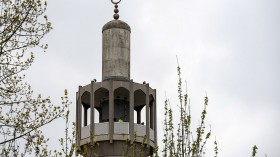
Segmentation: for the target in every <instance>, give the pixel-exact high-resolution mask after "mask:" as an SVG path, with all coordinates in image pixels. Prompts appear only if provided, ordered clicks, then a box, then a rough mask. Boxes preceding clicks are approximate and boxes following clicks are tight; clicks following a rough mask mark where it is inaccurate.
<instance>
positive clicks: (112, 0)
mask: <svg viewBox="0 0 280 157" xmlns="http://www.w3.org/2000/svg"><path fill="white" fill-rule="evenodd" d="M121 1H122V0H119V1H118V2H114V0H111V2H112V3H113V4H119V3H120V2H121Z"/></svg>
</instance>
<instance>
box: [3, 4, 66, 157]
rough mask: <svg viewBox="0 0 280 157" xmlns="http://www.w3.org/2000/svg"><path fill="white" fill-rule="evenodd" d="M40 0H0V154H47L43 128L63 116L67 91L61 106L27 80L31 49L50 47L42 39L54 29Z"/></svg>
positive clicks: (31, 57) (32, 59) (31, 60)
mask: <svg viewBox="0 0 280 157" xmlns="http://www.w3.org/2000/svg"><path fill="white" fill-rule="evenodd" d="M46 6H47V3H46V1H41V0H1V2H0V147H1V149H0V155H1V156H25V155H26V154H35V155H36V156H48V154H49V153H50V152H49V151H48V149H47V148H48V145H47V141H48V140H49V139H48V138H46V137H45V136H44V134H43V132H42V131H41V130H40V128H41V127H42V126H44V125H47V124H49V123H51V122H52V121H53V120H55V119H57V118H59V117H62V116H64V111H65V108H66V107H67V105H68V103H66V102H67V101H68V96H67V95H68V94H67V91H65V95H64V97H63V99H62V104H63V105H60V106H56V105H53V104H52V103H51V100H50V98H49V97H43V96H41V95H40V94H39V95H38V96H34V95H33V90H32V88H31V86H30V85H29V84H28V83H26V82H25V81H24V79H25V75H24V74H23V73H24V71H25V70H27V69H29V67H30V66H31V65H32V63H33V62H34V55H33V53H32V52H31V50H32V49H36V50H39V49H42V50H45V49H46V48H47V45H46V44H42V43H41V39H42V38H43V37H44V36H45V35H46V34H47V33H48V32H49V31H50V30H51V29H52V27H51V23H50V22H49V21H48V18H47V16H46V15H45V11H46Z"/></svg>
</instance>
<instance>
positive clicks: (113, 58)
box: [102, 20, 130, 81]
mask: <svg viewBox="0 0 280 157" xmlns="http://www.w3.org/2000/svg"><path fill="white" fill-rule="evenodd" d="M102 80H103V81H105V80H123V81H129V80H130V27H129V25H128V24H126V23H125V22H123V21H120V20H113V21H110V22H108V23H107V24H105V25H104V26H103V29H102Z"/></svg>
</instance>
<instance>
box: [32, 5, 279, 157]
mask: <svg viewBox="0 0 280 157" xmlns="http://www.w3.org/2000/svg"><path fill="white" fill-rule="evenodd" d="M113 9H114V7H113V5H112V4H111V2H110V0H80V1H74V0H49V1H48V11H47V12H48V16H49V19H50V20H51V22H52V24H53V27H54V29H53V31H52V32H51V33H50V34H48V35H47V37H46V38H45V39H44V41H45V42H46V43H48V44H49V49H48V50H47V52H46V53H36V57H37V58H36V61H35V64H34V65H33V66H32V67H31V69H30V70H29V71H28V77H27V80H28V82H29V83H30V84H32V87H33V89H34V90H35V91H36V92H38V93H42V94H43V95H45V96H51V98H52V99H53V102H54V103H59V101H60V97H61V96H62V94H63V90H64V89H65V88H66V89H68V90H69V96H70V99H71V101H72V102H73V105H72V106H71V111H72V120H74V117H75V115H74V114H75V107H74V106H75V92H76V91H77V89H78V86H79V85H86V84H89V83H90V81H91V80H92V79H94V78H96V79H97V80H98V81H100V80H101V53H102V51H101V47H102V45H101V42H102V40H101V35H102V34H101V30H102V26H103V25H104V24H105V23H106V22H108V21H110V20H112V19H113V18H112V16H113ZM119 9H120V13H119V14H120V20H123V21H125V22H127V23H128V24H129V25H130V26H131V28H132V33H131V78H132V79H134V81H136V82H143V81H147V82H149V83H150V86H151V87H153V88H156V89H157V94H158V95H157V97H158V100H157V104H158V131H159V136H161V135H162V121H163V114H162V113H163V105H164V99H165V93H166V95H167V97H168V98H169V99H170V101H171V102H172V104H171V105H172V108H173V109H174V110H178V108H177V75H176V73H177V71H176V66H177V61H176V55H177V56H178V58H179V62H180V65H181V68H182V72H183V74H182V78H183V79H185V80H187V82H188V92H189V95H190V101H191V105H192V112H193V115H194V117H193V120H194V126H195V124H196V123H197V121H198V120H199V113H200V111H201V109H202V107H203V97H204V96H205V92H207V95H208V97H209V107H208V115H207V116H208V117H207V118H208V119H207V124H209V125H210V124H211V128H212V133H213V136H212V141H213V139H214V136H216V139H217V141H218V144H219V154H220V155H219V156H220V157H237V156H238V157H249V156H251V150H252V146H253V145H254V144H256V145H257V146H258V147H259V150H258V152H259V155H258V156H260V157H261V156H262V157H263V156H265V153H266V154H267V155H268V157H279V155H280V149H279V148H280V147H279V145H280V144H279V143H280V92H279V91H280V82H279V81H280V70H279V68H280V51H279V50H280V1H279V0H172V1H168V0H141V1H140V0H129V1H126V0H123V1H122V2H121V3H120V5H119ZM63 125H64V123H63V121H58V122H55V123H54V124H51V125H50V126H48V127H46V128H45V131H46V132H47V135H48V136H49V137H50V138H51V145H52V147H57V146H58V144H57V143H58V142H57V139H58V137H63V131H64V130H63V129H64V126H63ZM159 140H161V137H159ZM212 141H210V142H211V143H212ZM159 143H161V141H159ZM207 153H208V154H207V156H212V154H213V146H212V144H209V145H208V147H207Z"/></svg>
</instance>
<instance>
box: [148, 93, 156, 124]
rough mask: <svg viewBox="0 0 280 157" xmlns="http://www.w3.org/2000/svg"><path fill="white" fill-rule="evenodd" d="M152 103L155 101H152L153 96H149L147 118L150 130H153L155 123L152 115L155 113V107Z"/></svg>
mask: <svg viewBox="0 0 280 157" xmlns="http://www.w3.org/2000/svg"><path fill="white" fill-rule="evenodd" d="M154 101H155V99H154V97H153V95H150V96H149V103H150V108H149V114H150V115H149V117H150V128H151V129H154V122H155V116H154V115H155V114H154V112H155V108H154V107H155V105H154Z"/></svg>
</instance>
